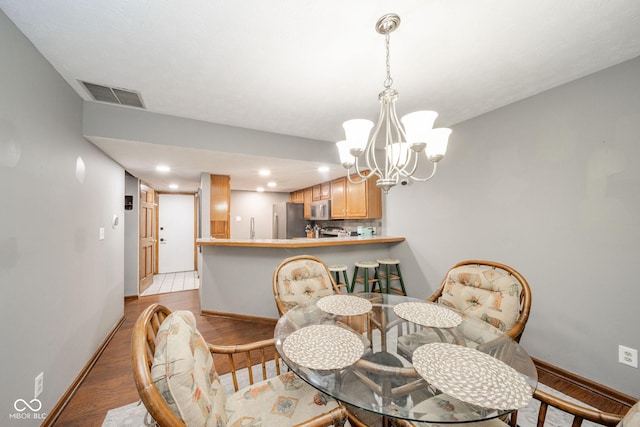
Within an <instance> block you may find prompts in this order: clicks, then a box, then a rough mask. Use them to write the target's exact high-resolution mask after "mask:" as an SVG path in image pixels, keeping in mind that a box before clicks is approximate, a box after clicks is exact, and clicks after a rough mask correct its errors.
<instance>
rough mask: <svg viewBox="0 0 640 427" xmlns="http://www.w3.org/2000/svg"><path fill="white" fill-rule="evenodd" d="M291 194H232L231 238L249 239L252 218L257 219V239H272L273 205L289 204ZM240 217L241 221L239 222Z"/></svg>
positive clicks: (235, 192)
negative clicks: (279, 203)
mask: <svg viewBox="0 0 640 427" xmlns="http://www.w3.org/2000/svg"><path fill="white" fill-rule="evenodd" d="M288 201H289V193H274V192H264V193H258V192H256V191H232V192H231V213H230V217H231V238H232V239H248V238H249V230H250V227H249V224H250V221H251V217H253V218H254V219H255V225H256V228H255V230H256V236H255V237H256V239H270V238H271V228H272V221H271V219H272V217H273V204H274V203H278V202H288ZM238 217H240V220H239V221H238Z"/></svg>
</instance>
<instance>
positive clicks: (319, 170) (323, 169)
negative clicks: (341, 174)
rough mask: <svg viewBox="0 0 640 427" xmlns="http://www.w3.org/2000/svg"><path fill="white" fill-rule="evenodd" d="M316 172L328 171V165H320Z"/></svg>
mask: <svg viewBox="0 0 640 427" xmlns="http://www.w3.org/2000/svg"><path fill="white" fill-rule="evenodd" d="M318 172H329V166H320V167H319V168H318Z"/></svg>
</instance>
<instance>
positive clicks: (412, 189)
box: [386, 59, 640, 397]
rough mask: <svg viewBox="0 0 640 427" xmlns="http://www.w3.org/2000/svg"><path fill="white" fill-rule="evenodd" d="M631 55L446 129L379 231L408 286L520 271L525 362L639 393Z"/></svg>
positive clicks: (639, 95) (638, 178) (638, 113)
mask: <svg viewBox="0 0 640 427" xmlns="http://www.w3.org/2000/svg"><path fill="white" fill-rule="evenodd" d="M638 159H640V59H635V60H632V61H629V62H626V63H623V64H621V65H618V66H615V67H612V68H609V69H607V70H604V71H601V72H599V73H596V74H593V75H590V76H587V77H585V78H582V79H580V80H577V81H574V82H571V83H568V84H565V85H563V86H560V87H558V88H556V89H553V90H550V91H547V92H544V93H541V94H539V95H537V96H534V97H531V98H528V99H526V100H523V101H521V102H517V103H514V104H512V105H509V106H507V107H504V108H502V109H499V110H496V111H494V112H491V113H488V114H485V115H483V116H481V117H478V118H475V119H473V120H469V121H466V122H464V123H461V124H459V125H457V126H455V127H454V132H453V134H452V137H451V144H450V148H449V151H448V155H447V157H446V158H445V159H444V160H443V161H442V163H441V165H440V166H441V169H440V171H439V173H438V175H437V176H436V178H434V180H432V181H431V182H429V183H413V184H411V185H409V186H405V187H399V188H394V189H393V190H391V192H390V193H389V195H388V196H387V198H386V209H387V211H386V214H387V217H386V226H387V232H388V233H389V234H391V235H400V236H407V240H408V245H407V246H405V247H402V248H399V249H397V250H396V254H397V255H399V256H401V257H402V259H403V263H404V262H405V261H406V263H407V264H408V265H409V266H410V267H414V268H408V269H406V270H405V269H403V272H404V271H412V277H411V278H410V280H408V283H409V292H410V293H411V294H413V295H416V296H422V297H424V296H428V295H430V294H431V293H432V292H433V291H434V289H435V288H436V286H437V285H438V284H439V282H440V280H441V279H442V277H443V275H444V274H445V272H446V271H447V269H448V268H449V267H450V266H451V265H453V264H454V263H456V262H457V261H460V260H463V259H469V258H479V259H490V260H495V261H500V262H503V263H506V264H508V265H511V266H513V267H515V268H516V269H517V270H518V271H520V272H521V273H522V274H523V275H524V276H525V277H526V278H527V280H528V281H529V283H530V285H531V287H532V289H533V305H532V314H531V318H530V320H529V322H528V325H527V328H526V330H525V332H524V336H523V339H522V344H523V345H524V346H525V348H526V349H527V350H528V351H529V352H530V354H531V355H533V356H534V357H537V358H540V359H542V360H544V361H547V362H549V363H552V364H554V365H556V366H559V367H561V368H563V369H566V370H569V371H571V372H574V373H576V374H579V375H582V376H584V377H587V378H590V379H592V380H595V381H597V382H599V383H601V384H605V385H607V386H610V387H612V388H614V389H617V390H620V391H622V392H625V393H627V394H630V395H632V396H635V397H640V371H639V370H638V369H634V368H632V367H629V366H626V365H622V364H619V363H618V345H619V344H623V345H625V346H628V347H632V348H636V349H639V348H640V333H638V330H637V328H638V319H639V317H638V301H640V286H638V283H637V282H638V280H637V279H638V274H637V268H638V263H639V261H640V224H639V216H638V212H640V168H638V167H637V162H638Z"/></svg>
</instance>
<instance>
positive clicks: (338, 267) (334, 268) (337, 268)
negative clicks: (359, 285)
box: [327, 264, 349, 292]
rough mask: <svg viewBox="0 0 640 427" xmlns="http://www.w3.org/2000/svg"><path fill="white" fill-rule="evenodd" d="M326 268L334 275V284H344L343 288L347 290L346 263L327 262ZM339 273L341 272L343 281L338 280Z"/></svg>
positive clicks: (340, 285) (339, 285)
mask: <svg viewBox="0 0 640 427" xmlns="http://www.w3.org/2000/svg"><path fill="white" fill-rule="evenodd" d="M327 268H328V269H329V271H330V272H332V273H333V274H335V275H336V285H338V287H342V286H344V288H345V289H346V290H347V292H349V276H348V274H347V265H346V264H328V265H327ZM340 273H342V277H343V279H344V281H342V282H341V281H340Z"/></svg>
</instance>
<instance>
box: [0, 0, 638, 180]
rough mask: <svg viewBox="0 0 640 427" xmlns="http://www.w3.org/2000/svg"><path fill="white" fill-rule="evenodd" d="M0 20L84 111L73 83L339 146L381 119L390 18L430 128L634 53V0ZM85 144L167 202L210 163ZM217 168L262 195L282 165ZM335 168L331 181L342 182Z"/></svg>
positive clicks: (261, 5) (26, 5)
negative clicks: (158, 167) (158, 165)
mask: <svg viewBox="0 0 640 427" xmlns="http://www.w3.org/2000/svg"><path fill="white" fill-rule="evenodd" d="M0 7H1V8H2V10H3V11H4V12H5V13H6V14H7V15H8V16H9V18H10V19H11V20H12V21H13V22H14V23H15V24H16V25H17V26H18V28H19V29H20V30H21V31H22V32H23V33H24V34H25V35H26V36H27V37H28V38H29V39H30V40H31V42H32V43H33V44H34V45H35V46H36V48H37V49H38V50H39V51H40V52H41V53H42V54H43V55H44V56H45V58H47V60H48V61H49V62H50V63H51V64H52V65H53V66H54V67H55V69H56V70H57V71H58V72H59V73H60V74H61V75H62V77H63V78H64V79H65V80H66V81H67V82H68V83H69V84H70V85H71V86H72V87H73V88H74V89H75V90H76V91H77V92H78V94H79V95H80V96H81V97H82V98H84V99H85V100H91V98H90V96H89V95H88V94H87V93H86V91H85V90H84V89H83V88H82V86H80V84H79V83H78V81H79V80H84V81H89V82H93V83H98V84H104V85H110V86H115V87H121V88H126V89H132V90H136V91H139V92H140V93H141V95H142V98H143V101H144V103H145V106H146V108H147V109H148V110H149V111H151V112H156V113H162V114H169V115H174V116H179V117H184V118H192V119H197V120H203V121H208V122H214V123H222V124H227V125H233V126H239V127H244V128H250V129H257V130H264V131H269V132H275V133H281V134H287V135H294V136H300V137H306V138H311V139H317V140H322V141H327V143H333V142H335V141H338V140H340V139H343V135H342V127H341V124H342V122H344V121H345V120H347V119H350V118H356V117H362V118H370V119H372V120H373V119H375V118H376V117H377V114H378V103H377V94H378V92H379V91H380V90H381V89H382V88H383V82H384V79H385V64H384V53H385V52H384V37H383V36H381V35H380V34H378V33H377V32H376V31H375V29H374V25H375V22H376V21H377V19H378V18H379V17H380V16H382V15H384V14H385V13H388V12H395V13H397V14H399V15H400V17H401V19H402V23H401V25H400V27H399V28H398V30H396V31H395V32H394V33H392V35H391V72H392V77H393V78H394V88H396V89H397V90H398V91H399V92H400V96H399V100H398V104H397V105H398V113H399V114H400V115H403V114H405V113H408V112H410V111H415V110H417V109H432V110H435V111H438V112H439V113H440V116H439V118H438V120H437V121H436V125H437V126H438V127H442V126H451V125H453V124H455V123H459V122H461V121H463V120H466V119H469V118H472V117H475V116H478V115H480V114H483V113H486V112H488V111H491V110H494V109H496V108H499V107H502V106H504V105H507V104H510V103H512V102H514V101H518V100H520V99H523V98H526V97H528V96H531V95H534V94H536V93H539V92H541V91H544V90H547V89H550V88H552V87H555V86H557V85H560V84H563V83H565V82H568V81H571V80H574V79H577V78H579V77H582V76H585V75H587V74H591V73H593V72H596V71H599V70H601V69H604V68H607V67H609V66H612V65H615V64H618V63H620V62H623V61H625V60H628V59H631V58H635V57H637V56H640V1H638V0H562V1H557V0H535V1H533V0H402V1H395V2H390V1H384V0H349V1H344V0H323V1H315V2H312V1H291V0H288V1H287V0H233V1H232V0H228V1H222V0H189V1H167V0H161V1H157V0H156V1H150V0H147V1H142V0H139V1H130V0H91V1H88V0H84V1H81V0H55V1H51V0H0ZM122 108H124V107H122ZM451 141H452V143H455V134H454V135H453V136H452V138H451ZM93 142H94V143H96V145H98V146H99V147H101V148H102V149H103V150H104V151H105V152H106V153H107V154H109V155H110V156H111V157H112V158H114V159H115V160H116V161H118V162H119V163H120V164H122V165H123V166H124V167H125V168H126V169H127V170H129V171H130V172H132V173H133V174H134V175H137V176H140V177H141V178H144V179H146V180H147V181H148V182H149V183H150V184H152V185H154V186H156V187H157V188H158V189H160V190H163V189H166V183H168V182H169V181H170V180H171V179H174V178H175V180H177V181H179V182H180V183H181V186H182V187H181V189H182V190H193V189H194V188H196V187H197V183H198V180H199V172H200V171H208V170H207V169H206V167H207V163H206V162H205V161H204V159H205V158H206V157H207V156H211V155H212V153H215V147H211V151H210V152H209V151H208V150H191V149H185V148H176V147H167V146H157V145H155V144H148V143H141V142H128V143H125V142H123V141H114V140H108V139H102V140H100V141H97V140H94V141H93ZM149 158H152V159H154V160H155V159H156V158H157V161H158V162H160V161H170V160H175V161H176V166H175V167H174V171H177V170H180V171H183V172H180V173H179V175H180V176H177V175H178V173H177V172H176V177H172V176H159V175H157V174H156V173H155V172H154V171H153V170H149V169H152V168H151V167H150V165H151V164H150V163H149ZM225 159H226V162H225V165H226V166H227V167H228V168H229V170H230V172H229V174H230V175H231V176H232V182H235V183H236V188H237V189H240V188H244V189H250V188H255V185H257V183H258V182H259V181H256V180H255V179H253V177H254V176H257V174H256V173H254V172H252V170H253V169H255V168H257V167H258V165H261V164H263V163H265V162H266V163H271V162H272V161H273V163H274V164H276V163H277V161H275V160H274V159H268V161H266V160H267V159H260V158H251V157H250V156H229V158H228V159H227V158H226V157H225ZM331 160H332V159H326V160H325V159H318V164H319V163H322V162H323V161H331ZM247 162H248V163H247ZM242 163H244V164H246V165H247V167H248V169H243V168H241V167H240V166H239V165H240V164H242ZM315 165H316V164H315V163H314V164H312V166H315ZM172 166H173V165H172ZM310 166H311V165H310V164H306V162H295V161H288V162H287V163H286V166H282V171H287V170H289V172H288V175H289V176H288V177H286V178H285V177H284V176H283V177H282V178H280V177H279V178H278V180H279V181H280V183H279V187H278V188H279V189H280V190H284V191H288V190H290V189H292V188H300V187H301V186H303V185H301V184H305V182H304V181H303V180H301V173H303V172H304V171H305V170H308V169H309V167H310ZM333 166H334V169H333V172H332V173H331V174H332V175H335V174H336V173H341V172H340V167H339V165H333ZM217 173H219V171H218V172H217ZM282 173H283V174H284V173H285V172H282ZM274 179H275V178H274ZM313 179H314V180H315V181H316V182H319V181H320V180H319V179H316V178H315V177H313ZM286 180H289V183H291V182H293V186H286V185H285V184H284V183H285V181H286ZM238 182H242V185H241V186H240V184H237V183H238ZM245 187H246V188H245Z"/></svg>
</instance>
